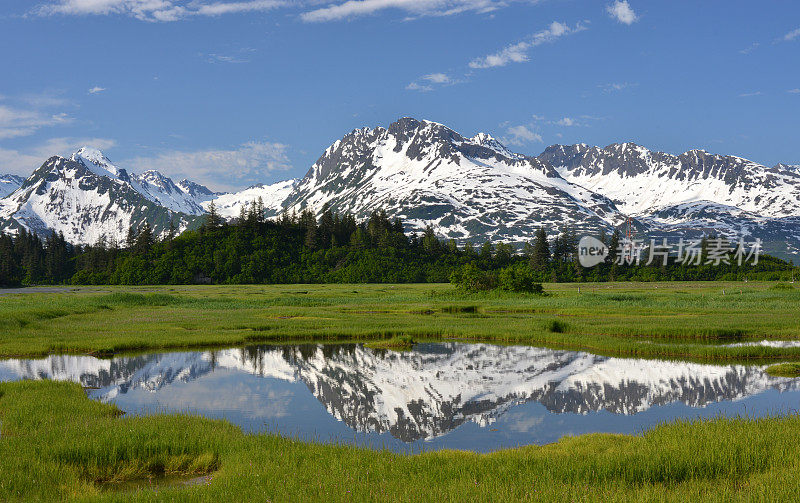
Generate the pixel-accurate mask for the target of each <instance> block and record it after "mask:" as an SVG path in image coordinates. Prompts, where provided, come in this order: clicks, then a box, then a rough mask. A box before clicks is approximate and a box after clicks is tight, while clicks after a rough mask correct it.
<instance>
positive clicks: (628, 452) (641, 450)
mask: <svg viewBox="0 0 800 503" xmlns="http://www.w3.org/2000/svg"><path fill="white" fill-rule="evenodd" d="M0 418H1V419H2V426H1V428H2V436H0V459H2V460H3V463H2V464H0V501H59V500H65V499H67V500H85V501H213V502H216V503H220V502H226V501H573V500H576V501H650V500H652V501H689V500H691V501H701V500H702V501H715V500H717V501H731V500H737V499H741V500H769V501H792V500H794V498H795V497H796V494H797V491H798V490H800V477H797V473H798V469H800V459H798V457H797V456H796V455H795V450H796V445H797V443H798V441H800V418H798V417H797V416H788V417H771V418H759V419H754V418H747V417H743V418H716V419H712V420H708V421H698V420H694V421H692V420H685V421H678V422H675V423H670V424H662V425H660V426H658V427H656V428H654V429H652V430H649V431H647V432H645V433H644V434H643V435H640V436H627V435H611V434H591V435H582V436H578V437H564V438H562V439H561V440H560V441H559V442H557V443H554V444H549V445H545V446H541V447H538V446H528V447H522V448H517V449H509V450H503V451H498V452H495V453H490V454H475V453H470V452H459V451H437V452H429V453H422V454H415V455H404V454H397V453H392V452H389V451H381V450H369V449H365V448H357V447H353V446H346V445H321V444H316V443H304V442H299V441H297V440H292V439H287V438H280V437H277V436H274V435H267V434H262V435H245V434H243V433H242V432H241V431H240V430H239V429H237V428H235V427H233V426H232V425H230V424H228V423H226V422H224V421H216V420H209V419H203V418H199V417H193V416H188V415H163V416H162V415H157V416H150V417H125V416H122V417H119V416H118V414H117V413H116V411H115V408H114V407H113V406H111V405H105V404H102V403H99V402H95V401H92V400H89V399H87V398H86V396H85V395H84V394H83V392H82V390H81V388H80V386H78V385H76V384H69V383H55V382H48V381H39V382H18V383H5V384H0ZM204 474H210V478H209V479H208V482H207V483H204V484H202V485H198V486H190V487H168V486H162V487H159V488H158V490H157V491H154V490H150V489H146V488H145V489H142V490H139V491H135V492H130V489H131V485H130V484H126V482H130V481H137V480H146V479H147V478H149V477H161V476H165V477H192V476H197V475H204ZM110 482H111V483H110ZM114 487H120V488H125V491H121V492H114V491H109V489H113V488H114Z"/></svg>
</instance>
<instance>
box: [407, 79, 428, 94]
mask: <svg viewBox="0 0 800 503" xmlns="http://www.w3.org/2000/svg"><path fill="white" fill-rule="evenodd" d="M406 89H407V90H408V91H421V92H423V93H427V92H428V91H433V86H429V85H425V84H417V83H416V82H412V83H410V84H409V85H407V86H406Z"/></svg>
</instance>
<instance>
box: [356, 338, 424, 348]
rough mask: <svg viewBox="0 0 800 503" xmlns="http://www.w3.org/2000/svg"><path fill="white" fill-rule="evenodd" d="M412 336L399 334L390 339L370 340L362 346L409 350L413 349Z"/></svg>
mask: <svg viewBox="0 0 800 503" xmlns="http://www.w3.org/2000/svg"><path fill="white" fill-rule="evenodd" d="M414 344H416V342H415V341H414V338H413V337H411V336H410V335H399V336H394V337H392V338H391V339H385V340H382V341H371V342H367V343H365V344H364V346H366V347H368V348H374V349H393V350H396V351H410V350H411V349H413V347H414Z"/></svg>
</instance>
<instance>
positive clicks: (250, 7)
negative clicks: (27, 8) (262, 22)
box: [34, 0, 288, 22]
mask: <svg viewBox="0 0 800 503" xmlns="http://www.w3.org/2000/svg"><path fill="white" fill-rule="evenodd" d="M284 5H288V3H287V2H285V1H282V0H248V1H242V2H213V3H207V2H203V1H200V0H191V1H188V2H187V1H185V0H56V1H50V2H49V3H46V4H44V5H41V6H39V7H37V8H36V9H34V13H36V14H38V15H42V16H51V15H56V14H61V15H68V16H86V15H98V16H100V15H103V16H107V15H112V14H116V15H124V16H131V17H134V18H136V19H140V20H142V21H160V22H169V21H178V20H181V19H185V18H187V17H190V16H219V15H222V14H234V13H243V12H256V11H268V10H272V9H275V8H277V7H281V6H284Z"/></svg>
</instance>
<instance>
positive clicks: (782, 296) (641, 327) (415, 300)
mask: <svg viewBox="0 0 800 503" xmlns="http://www.w3.org/2000/svg"><path fill="white" fill-rule="evenodd" d="M774 286H775V285H774V284H770V283H755V282H750V283H733V282H730V283H717V282H711V283H604V284H582V285H580V292H581V293H579V292H578V287H579V285H574V284H554V285H546V290H547V291H546V293H547V295H545V296H539V295H520V294H510V293H491V294H462V293H459V292H457V291H456V290H455V289H453V288H452V287H451V286H450V285H266V286H175V287H170V286H156V287H95V288H91V287H83V288H78V289H68V290H67V291H64V292H61V293H30V294H18V295H14V294H5V295H0V356H35V355H43V354H48V353H58V352H72V353H94V354H110V353H117V352H123V351H132V350H163V349H174V348H190V347H210V346H234V345H243V344H252V343H261V342H265V343H266V342H275V343H279V342H285V341H302V340H306V341H307V340H318V341H329V342H333V341H362V342H367V341H385V340H392V339H393V338H398V337H407V338H410V339H412V340H431V339H438V338H445V337H446V338H460V339H465V340H475V341H478V340H480V341H494V342H497V343H507V344H532V345H538V346H548V347H556V348H567V349H582V350H587V351H592V352H595V353H600V354H609V355H619V356H632V357H634V356H635V357H646V358H680V359H696V360H736V361H747V360H770V359H772V360H778V359H783V360H795V359H797V360H800V348H769V347H759V346H741V347H735V348H730V347H725V346H724V345H723V344H722V343H729V342H740V341H747V340H763V339H771V340H791V339H800V323H797V320H798V318H800V290H798V289H796V288H793V287H792V288H784V287H781V288H774ZM786 286H791V285H786ZM644 342H646V343H644Z"/></svg>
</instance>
